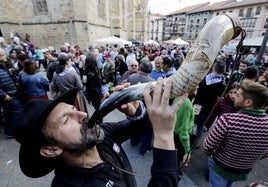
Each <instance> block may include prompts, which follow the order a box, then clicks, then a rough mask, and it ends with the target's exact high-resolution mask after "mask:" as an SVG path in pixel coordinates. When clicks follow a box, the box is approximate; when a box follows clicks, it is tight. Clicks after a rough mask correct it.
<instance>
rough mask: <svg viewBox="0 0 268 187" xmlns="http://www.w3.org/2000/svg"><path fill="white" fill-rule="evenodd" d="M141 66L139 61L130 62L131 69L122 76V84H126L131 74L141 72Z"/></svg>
mask: <svg viewBox="0 0 268 187" xmlns="http://www.w3.org/2000/svg"><path fill="white" fill-rule="evenodd" d="M139 66H140V65H139V63H138V61H137V60H132V61H131V62H130V69H129V70H128V71H126V72H125V73H124V74H123V75H122V77H121V81H120V83H121V84H122V83H125V82H126V81H127V79H128V77H129V76H130V75H131V74H133V73H137V72H138V71H139Z"/></svg>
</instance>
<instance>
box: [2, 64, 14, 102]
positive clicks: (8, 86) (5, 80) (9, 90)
mask: <svg viewBox="0 0 268 187" xmlns="http://www.w3.org/2000/svg"><path fill="white" fill-rule="evenodd" d="M16 94H17V87H16V85H15V83H14V82H13V80H12V78H11V76H10V75H9V73H8V72H7V70H6V67H5V65H3V64H0V100H3V99H5V97H6V95H9V96H10V97H14V96H16Z"/></svg>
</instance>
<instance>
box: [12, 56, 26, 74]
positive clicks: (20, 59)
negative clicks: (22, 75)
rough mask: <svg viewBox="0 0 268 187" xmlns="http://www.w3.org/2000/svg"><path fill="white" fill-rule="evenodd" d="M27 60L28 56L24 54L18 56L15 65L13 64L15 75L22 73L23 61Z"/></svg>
mask: <svg viewBox="0 0 268 187" xmlns="http://www.w3.org/2000/svg"><path fill="white" fill-rule="evenodd" d="M28 58H29V57H28V55H26V54H25V53H19V54H18V61H17V63H16V64H14V68H15V70H16V73H17V74H19V72H20V71H22V69H23V64H24V61H25V60H26V59H28Z"/></svg>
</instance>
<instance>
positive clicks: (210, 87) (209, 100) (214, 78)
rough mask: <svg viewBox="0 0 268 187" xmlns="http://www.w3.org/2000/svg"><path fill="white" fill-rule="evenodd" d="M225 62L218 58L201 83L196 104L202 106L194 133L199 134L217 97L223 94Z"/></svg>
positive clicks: (197, 116) (196, 119) (196, 117)
mask: <svg viewBox="0 0 268 187" xmlns="http://www.w3.org/2000/svg"><path fill="white" fill-rule="evenodd" d="M224 72H225V62H224V61H223V60H216V61H215V62H214V64H213V67H212V71H211V72H210V73H208V74H207V75H206V77H205V78H204V79H203V80H202V81H201V83H200V84H199V88H198V90H197V93H196V97H195V100H194V104H199V105H201V106H202V108H201V112H200V113H199V114H198V115H196V116H195V124H196V127H197V128H195V129H196V131H195V132H194V133H193V134H194V135H197V134H198V133H199V132H200V130H201V128H202V126H203V123H204V122H205V121H206V119H207V117H208V116H209V114H210V112H211V110H212V109H213V106H214V104H215V102H216V100H217V98H218V97H219V96H220V95H222V93H223V91H224V89H225V86H226V84H225V76H224Z"/></svg>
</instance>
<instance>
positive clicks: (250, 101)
mask: <svg viewBox="0 0 268 187" xmlns="http://www.w3.org/2000/svg"><path fill="white" fill-rule="evenodd" d="M245 106H246V107H253V101H252V99H246V100H245Z"/></svg>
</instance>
